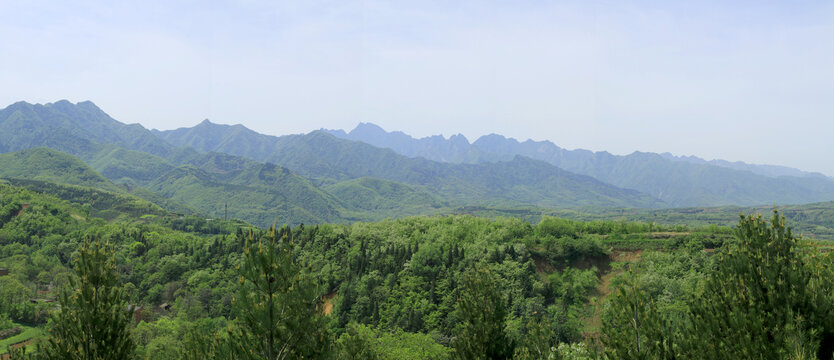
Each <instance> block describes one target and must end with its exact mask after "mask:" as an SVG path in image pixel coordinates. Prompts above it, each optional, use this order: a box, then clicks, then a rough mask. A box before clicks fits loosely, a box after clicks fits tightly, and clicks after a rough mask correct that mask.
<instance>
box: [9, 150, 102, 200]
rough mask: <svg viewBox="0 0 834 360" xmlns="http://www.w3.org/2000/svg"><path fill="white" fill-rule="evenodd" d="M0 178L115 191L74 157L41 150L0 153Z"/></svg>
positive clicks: (97, 174) (58, 152)
mask: <svg viewBox="0 0 834 360" xmlns="http://www.w3.org/2000/svg"><path fill="white" fill-rule="evenodd" d="M0 177H6V178H17V179H29V180H42V181H52V182H58V183H64V184H71V185H83V186H89V187H94V188H99V189H104V190H110V191H119V188H118V187H117V186H116V185H114V184H113V183H111V182H110V181H109V180H107V179H105V178H104V177H103V176H101V175H100V174H99V173H97V172H96V171H95V170H93V169H92V168H90V166H88V165H87V164H85V163H84V162H83V161H81V160H79V159H78V158H76V157H74V156H72V155H68V154H65V153H62V152H60V151H55V150H52V149H49V148H45V147H38V148H34V149H29V150H23V151H18V152H14V153H7V154H0Z"/></svg>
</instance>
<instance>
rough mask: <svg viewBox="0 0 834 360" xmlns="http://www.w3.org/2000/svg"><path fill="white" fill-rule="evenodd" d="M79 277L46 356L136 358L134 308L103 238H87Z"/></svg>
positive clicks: (65, 295) (110, 359)
mask: <svg viewBox="0 0 834 360" xmlns="http://www.w3.org/2000/svg"><path fill="white" fill-rule="evenodd" d="M75 272H76V275H77V278H72V279H71V280H70V288H68V289H66V290H65V291H64V292H63V293H62V294H61V309H60V311H58V312H57V314H56V315H55V317H54V319H53V324H54V327H53V328H52V329H51V330H50V335H51V337H50V338H49V342H48V343H47V345H46V347H45V348H44V349H43V352H44V354H45V356H46V357H47V358H50V359H102V360H104V359H108V360H117V359H130V358H131V357H132V355H133V351H134V348H135V344H134V342H133V339H132V338H131V336H130V334H129V332H128V331H129V326H130V322H131V320H132V319H133V316H132V315H133V309H132V308H130V307H128V304H127V299H126V296H125V294H124V291H123V290H122V287H121V283H120V281H119V279H118V274H117V269H116V265H115V262H114V259H113V252H112V249H110V247H109V245H107V244H104V245H102V243H101V242H100V241H99V240H92V239H88V240H86V241H85V242H84V243H83V245H82V246H81V249H79V257H78V259H77V261H76V266H75Z"/></svg>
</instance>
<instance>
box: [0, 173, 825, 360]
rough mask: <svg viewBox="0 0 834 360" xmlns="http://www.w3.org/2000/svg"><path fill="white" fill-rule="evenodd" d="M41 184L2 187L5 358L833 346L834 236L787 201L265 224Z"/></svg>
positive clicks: (737, 354) (772, 350)
mask: <svg viewBox="0 0 834 360" xmlns="http://www.w3.org/2000/svg"><path fill="white" fill-rule="evenodd" d="M49 184H50V183H47V182H39V183H36V185H38V189H39V190H31V189H27V188H23V187H19V186H15V185H12V184H9V183H6V184H0V268H2V269H4V270H3V272H2V274H4V275H2V276H0V337H3V339H2V340H0V347H2V350H1V352H2V353H7V355H4V356H10V357H12V358H71V359H76V358H77V359H81V358H84V359H133V358H139V359H177V358H181V359H194V358H230V359H240V358H252V359H295V358H340V359H369V358H370V359H448V358H460V359H484V358H491V359H509V358H514V359H546V358H552V359H592V358H606V359H629V358H631V359H643V358H695V359H697V358H728V359H730V358H733V359H737V358H750V357H751V356H752V355H753V354H758V355H757V356H764V358H803V359H808V358H819V359H829V358H831V356H832V355H831V352H832V349H831V346H830V344H832V343H834V308H832V305H831V304H832V303H834V302H832V300H834V299H832V296H834V289H833V288H832V286H834V274H832V270H834V267H832V263H831V259H830V256H829V253H828V250H829V244H828V243H826V242H820V241H818V240H809V239H803V238H801V237H800V236H796V235H794V234H793V233H792V232H791V231H790V229H789V226H787V225H788V224H786V223H785V218H784V217H783V216H782V215H781V214H774V215H773V219H772V220H770V221H766V220H765V219H763V217H762V216H761V215H750V216H743V217H741V218H740V220H739V221H738V222H737V223H736V224H735V225H734V226H732V227H724V226H715V225H708V226H700V227H693V226H687V225H661V224H658V223H654V222H626V221H602V220H598V221H575V220H567V219H563V218H557V217H549V216H545V217H543V218H541V219H539V220H538V221H537V222H535V223H531V222H527V221H525V220H522V219H519V218H513V217H495V218H482V217H474V216H471V215H456V216H433V217H407V218H402V219H397V220H384V221H380V222H372V223H364V222H357V223H353V224H317V225H303V224H302V225H298V226H294V227H287V226H283V227H282V226H273V227H270V228H261V227H256V226H252V225H249V224H247V223H245V222H242V221H238V220H223V219H206V218H202V217H196V216H191V215H184V214H176V213H170V212H167V211H164V210H162V209H161V208H160V207H158V206H153V204H152V203H150V202H147V201H145V200H142V199H139V198H137V197H135V196H132V195H129V194H119V193H111V192H106V191H101V190H95V189H91V188H86V187H83V186H69V185H58V184H51V185H49ZM728 331H730V333H728ZM737 334H744V336H742V337H739V336H736V335H737ZM85 339H86V340H85ZM761 354H765V355H761Z"/></svg>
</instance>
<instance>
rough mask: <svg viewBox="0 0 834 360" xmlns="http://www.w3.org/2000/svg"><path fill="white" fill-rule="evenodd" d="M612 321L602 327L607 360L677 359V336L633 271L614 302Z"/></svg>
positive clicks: (611, 304)
mask: <svg viewBox="0 0 834 360" xmlns="http://www.w3.org/2000/svg"><path fill="white" fill-rule="evenodd" d="M608 312H609V314H610V317H608V318H607V319H606V321H605V323H604V324H603V326H602V331H601V337H602V340H603V342H604V343H605V346H606V348H605V356H606V358H609V359H668V358H674V357H675V349H674V348H673V339H670V338H671V337H673V336H674V335H675V334H674V333H673V332H672V331H671V330H670V329H669V327H668V325H667V324H666V323H665V322H664V321H665V318H664V317H662V316H658V315H657V314H658V309H657V306H656V304H655V303H654V301H653V300H652V299H651V298H649V296H647V294H646V293H645V292H642V291H640V289H639V287H638V284H637V278H636V276H635V275H634V273H632V272H631V270H629V273H628V275H627V276H626V278H625V281H624V282H623V283H622V284H621V285H620V286H619V287H618V288H617V292H616V293H615V294H614V295H613V298H611V300H610V304H609V308H608Z"/></svg>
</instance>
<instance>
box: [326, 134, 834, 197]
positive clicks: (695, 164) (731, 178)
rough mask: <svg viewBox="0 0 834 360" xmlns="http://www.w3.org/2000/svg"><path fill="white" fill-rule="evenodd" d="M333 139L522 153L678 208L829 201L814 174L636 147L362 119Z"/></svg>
mask: <svg viewBox="0 0 834 360" xmlns="http://www.w3.org/2000/svg"><path fill="white" fill-rule="evenodd" d="M328 132H329V133H331V134H333V135H334V136H337V137H340V138H344V139H350V140H357V141H363V142H365V143H368V144H371V145H374V146H379V147H384V148H389V149H392V150H394V151H396V152H397V153H400V154H403V155H406V156H409V157H424V158H426V159H432V160H437V161H444V162H453V163H480V162H496V161H505V160H507V159H511V158H512V157H513V156H516V155H523V156H527V157H530V158H533V159H538V160H542V161H546V162H548V163H550V164H552V165H555V166H558V167H560V168H562V169H565V170H568V171H571V172H574V173H578V174H584V175H589V176H592V177H594V178H596V179H599V180H601V181H603V182H606V183H609V184H613V185H615V186H618V187H623V188H627V189H634V190H638V191H641V192H643V193H646V194H650V195H652V196H655V197H657V198H659V199H661V200H663V201H665V202H666V203H668V204H670V205H672V206H676V207H681V206H720V205H759V204H798V203H810V202H817V201H827V200H834V181H832V179H830V178H827V177H825V176H823V175H821V174H818V173H808V172H803V171H800V170H796V169H792V168H787V167H780V166H769V165H751V164H745V163H740V162H735V163H731V162H727V161H721V160H714V161H705V160H702V159H698V158H695V157H674V156H671V155H670V154H654V153H641V152H635V153H633V154H630V155H626V156H619V155H613V154H610V153H607V152H604V151H603V152H591V151H587V150H566V149H563V148H560V147H559V146H557V145H555V144H553V143H552V142H550V141H532V140H527V141H524V142H519V141H517V140H515V139H511V138H505V137H504V136H501V135H495V134H492V135H486V136H482V137H481V138H479V139H478V140H476V141H475V142H474V143H471V144H470V143H469V141H468V140H467V139H466V138H465V137H463V136H461V135H455V136H452V137H451V138H449V139H445V138H444V137H442V136H432V137H428V138H422V139H414V138H412V137H411V136H408V135H407V134H404V133H402V132H398V131H395V132H386V131H385V130H383V129H382V128H380V127H379V126H376V125H374V124H368V123H360V124H359V125H358V126H357V127H356V128H355V129H353V130H352V131H350V132H345V131H342V130H328Z"/></svg>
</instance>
